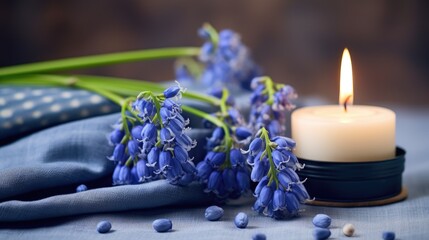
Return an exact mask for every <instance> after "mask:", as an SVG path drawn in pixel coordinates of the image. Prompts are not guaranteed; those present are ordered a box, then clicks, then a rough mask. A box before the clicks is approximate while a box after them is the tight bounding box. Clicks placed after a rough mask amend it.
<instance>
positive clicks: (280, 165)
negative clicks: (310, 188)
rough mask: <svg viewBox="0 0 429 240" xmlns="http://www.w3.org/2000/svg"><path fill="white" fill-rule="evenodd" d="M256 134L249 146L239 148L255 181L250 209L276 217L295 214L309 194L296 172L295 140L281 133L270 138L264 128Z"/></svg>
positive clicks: (297, 168)
mask: <svg viewBox="0 0 429 240" xmlns="http://www.w3.org/2000/svg"><path fill="white" fill-rule="evenodd" d="M257 136H258V137H256V138H255V139H254V140H252V142H251V143H250V145H249V149H248V150H246V151H243V150H242V152H243V153H245V154H248V159H247V162H248V163H249V164H250V165H251V166H252V167H253V168H252V172H251V179H252V181H254V182H258V185H257V186H256V188H255V192H254V196H255V197H257V200H256V201H255V203H254V205H253V209H254V210H255V211H256V212H258V213H262V214H264V215H267V216H270V217H272V218H275V219H283V218H286V217H292V216H296V215H298V213H299V211H300V203H303V202H304V201H305V200H307V199H309V195H308V193H307V191H306V189H305V187H304V185H303V181H301V180H300V179H299V176H298V175H297V174H296V170H300V169H302V168H303V166H302V165H301V164H300V163H299V162H298V160H297V158H296V156H295V155H294V154H293V153H292V149H293V147H294V146H295V142H294V141H293V140H292V139H290V138H287V137H281V136H277V137H274V138H271V139H270V138H269V134H268V131H267V130H266V129H265V128H263V129H261V131H260V132H259V133H258V134H257ZM267 141H268V142H267ZM266 143H267V144H266Z"/></svg>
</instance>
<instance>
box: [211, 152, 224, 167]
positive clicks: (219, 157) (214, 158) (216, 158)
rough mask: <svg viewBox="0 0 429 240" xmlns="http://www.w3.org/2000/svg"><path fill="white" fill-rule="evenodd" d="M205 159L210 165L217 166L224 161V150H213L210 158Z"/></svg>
mask: <svg viewBox="0 0 429 240" xmlns="http://www.w3.org/2000/svg"><path fill="white" fill-rule="evenodd" d="M207 160H208V162H209V163H210V164H211V165H212V167H219V166H220V165H222V164H223V163H224V162H225V160H226V154H225V153H224V152H214V154H212V155H211V158H208V159H207Z"/></svg>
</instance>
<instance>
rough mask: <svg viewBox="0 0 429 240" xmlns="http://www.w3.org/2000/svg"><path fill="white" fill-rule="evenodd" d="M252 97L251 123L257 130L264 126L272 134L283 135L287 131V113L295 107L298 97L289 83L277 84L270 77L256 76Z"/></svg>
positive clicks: (253, 81)
mask: <svg viewBox="0 0 429 240" xmlns="http://www.w3.org/2000/svg"><path fill="white" fill-rule="evenodd" d="M251 87H252V89H253V92H252V95H251V97H250V104H251V109H250V117H249V124H250V126H252V127H253V128H254V130H255V131H257V130H258V129H260V128H262V127H264V128H266V129H267V130H268V131H269V133H270V136H273V137H274V136H283V135H284V134H285V131H286V128H285V126H286V113H287V111H291V110H292V109H293V108H295V105H293V103H292V100H293V99H295V98H296V97H297V94H296V93H295V90H294V89H293V88H292V87H291V86H289V85H283V84H275V83H273V81H272V80H271V79H270V78H269V77H258V78H254V79H253V80H252V83H251Z"/></svg>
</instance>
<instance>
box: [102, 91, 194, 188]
mask: <svg viewBox="0 0 429 240" xmlns="http://www.w3.org/2000/svg"><path fill="white" fill-rule="evenodd" d="M181 92H182V89H181V88H180V86H173V87H170V88H167V89H166V90H165V91H164V93H163V94H161V95H154V94H152V93H151V92H142V93H141V94H140V95H139V96H138V97H137V99H136V100H135V101H134V102H132V106H131V107H130V106H129V101H128V102H126V103H125V104H124V106H123V111H122V118H121V120H120V121H119V123H118V124H117V125H116V127H115V129H114V130H113V132H111V134H110V141H111V143H112V144H114V145H115V148H114V151H113V154H112V156H111V157H109V159H110V160H113V161H115V163H116V168H115V170H114V173H113V176H112V179H113V184H136V183H141V182H146V181H150V180H153V179H157V178H159V177H160V176H163V177H165V178H166V179H167V180H168V181H169V182H170V183H171V184H179V185H187V184H189V183H190V182H192V181H193V180H194V178H195V176H196V169H195V166H194V164H193V163H192V161H191V159H190V158H189V156H188V151H190V150H191V148H193V147H195V145H196V142H195V141H194V140H192V139H191V138H190V137H189V136H188V134H187V131H188V129H189V128H187V127H186V126H187V125H188V124H189V121H188V120H185V119H184V118H183V116H182V114H181V112H182V109H181V106H180V104H178V103H177V102H176V101H175V100H174V99H175V98H179V97H180V95H181Z"/></svg>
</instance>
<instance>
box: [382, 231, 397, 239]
mask: <svg viewBox="0 0 429 240" xmlns="http://www.w3.org/2000/svg"><path fill="white" fill-rule="evenodd" d="M383 240H395V233H394V232H383Z"/></svg>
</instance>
